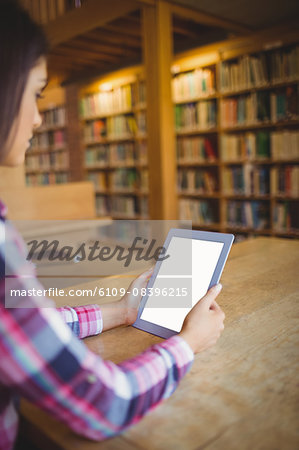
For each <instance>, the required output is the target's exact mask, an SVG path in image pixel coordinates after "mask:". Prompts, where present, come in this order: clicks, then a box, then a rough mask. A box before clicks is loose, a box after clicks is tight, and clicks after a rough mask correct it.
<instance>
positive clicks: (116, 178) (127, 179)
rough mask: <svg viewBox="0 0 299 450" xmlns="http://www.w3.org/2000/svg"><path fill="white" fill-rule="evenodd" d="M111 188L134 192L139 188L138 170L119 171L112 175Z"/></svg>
mask: <svg viewBox="0 0 299 450" xmlns="http://www.w3.org/2000/svg"><path fill="white" fill-rule="evenodd" d="M109 178H110V187H111V189H115V190H120V191H121V190H123V189H128V190H132V191H134V190H135V189H136V188H137V186H138V173H137V170H136V169H117V170H114V171H113V172H112V173H111V174H110V177H109Z"/></svg>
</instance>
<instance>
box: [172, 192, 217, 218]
mask: <svg viewBox="0 0 299 450" xmlns="http://www.w3.org/2000/svg"><path fill="white" fill-rule="evenodd" d="M179 218H180V220H192V222H194V223H196V224H197V225H207V224H214V223H216V222H218V220H217V211H216V209H215V208H214V207H213V204H212V202H208V201H206V200H202V201H201V200H194V199H186V198H184V199H180V200H179Z"/></svg>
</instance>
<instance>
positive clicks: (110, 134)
mask: <svg viewBox="0 0 299 450" xmlns="http://www.w3.org/2000/svg"><path fill="white" fill-rule="evenodd" d="M138 117H139V118H140V121H139V123H138V122H137V121H136V119H135V117H134V116H133V115H120V116H115V117H108V118H107V119H106V120H92V121H90V122H86V123H85V125H84V140H85V142H90V141H91V142H92V141H99V140H101V139H104V138H107V139H118V138H119V139H122V138H124V139H126V138H133V137H134V136H135V135H136V134H138V133H141V134H143V133H144V132H145V130H146V124H145V121H144V120H143V118H145V116H144V117H143V118H142V116H141V115H139V116H138ZM138 125H140V126H141V128H140V129H139V128H138Z"/></svg>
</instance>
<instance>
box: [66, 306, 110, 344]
mask: <svg viewBox="0 0 299 450" xmlns="http://www.w3.org/2000/svg"><path fill="white" fill-rule="evenodd" d="M57 311H58V312H59V313H60V314H61V316H62V318H63V320H64V322H65V323H66V324H67V325H68V326H69V327H70V328H71V330H72V331H73V333H74V334H75V335H76V336H78V337H79V338H80V339H83V338H85V337H87V336H93V335H95V334H99V333H101V332H102V331H103V318H102V313H101V309H100V307H99V306H98V305H85V306H76V307H74V308H71V307H70V306H65V307H63V308H57Z"/></svg>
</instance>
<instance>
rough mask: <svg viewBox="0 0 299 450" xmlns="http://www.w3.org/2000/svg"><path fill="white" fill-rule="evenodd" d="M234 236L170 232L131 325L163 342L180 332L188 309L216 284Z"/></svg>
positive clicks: (191, 231) (180, 231) (181, 231)
mask: <svg viewBox="0 0 299 450" xmlns="http://www.w3.org/2000/svg"><path fill="white" fill-rule="evenodd" d="M233 240H234V235H232V234H226V233H214V232H207V231H194V230H181V229H175V228H173V229H171V230H170V231H169V233H168V235H167V238H166V240H165V243H164V248H165V253H164V254H163V256H161V259H162V260H161V261H157V263H156V266H155V269H154V272H153V275H152V276H151V279H150V281H149V283H148V286H147V290H146V295H145V296H144V297H143V298H142V300H141V303H140V307H139V311H138V317H137V320H136V322H135V323H134V324H133V326H134V327H136V328H139V329H140V330H144V331H147V332H149V333H152V334H155V335H156V336H160V337H163V338H168V337H170V336H173V335H175V334H177V333H179V332H180V331H181V328H182V325H183V322H184V319H185V317H186V315H187V314H188V312H189V311H190V309H191V308H192V306H194V305H195V304H196V303H197V302H198V300H199V299H200V298H201V297H203V296H204V295H205V294H206V292H207V290H208V289H209V288H210V287H212V286H214V285H215V284H217V283H218V282H219V280H220V276H221V274H222V271H223V268H224V264H225V262H226V259H227V257H228V253H229V251H230V248H231V245H232V243H233Z"/></svg>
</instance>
